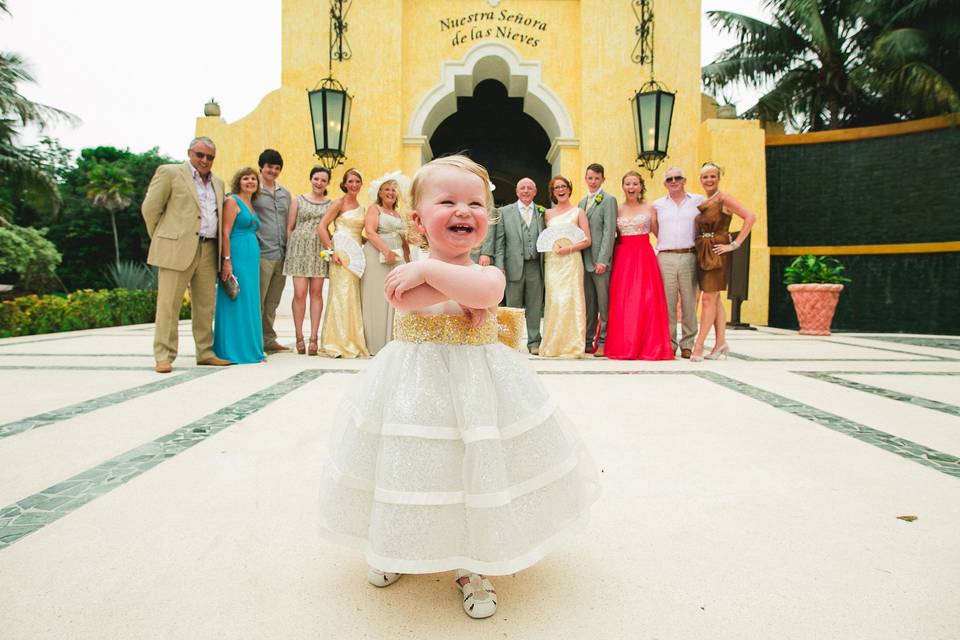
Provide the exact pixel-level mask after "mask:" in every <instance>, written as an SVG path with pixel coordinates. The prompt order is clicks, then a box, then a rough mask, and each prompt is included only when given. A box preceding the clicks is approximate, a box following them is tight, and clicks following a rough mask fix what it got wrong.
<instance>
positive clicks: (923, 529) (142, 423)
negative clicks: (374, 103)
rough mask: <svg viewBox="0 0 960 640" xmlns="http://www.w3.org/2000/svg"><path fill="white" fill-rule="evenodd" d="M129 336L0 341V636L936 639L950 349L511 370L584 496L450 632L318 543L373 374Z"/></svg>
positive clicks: (836, 345)
mask: <svg viewBox="0 0 960 640" xmlns="http://www.w3.org/2000/svg"><path fill="white" fill-rule="evenodd" d="M282 324H283V326H286V327H287V328H288V329H289V328H291V327H292V325H291V324H290V322H289V320H288V319H285V320H284V322H283V323H282ZM281 328H282V327H281ZM152 331H153V327H152V325H140V326H131V327H117V328H111V329H100V330H92V331H80V332H74V333H64V334H52V335H42V336H28V337H22V338H11V339H6V340H0V395H2V402H0V637H2V638H3V639H4V640H13V639H19V638H24V639H31V640H32V639H37V638H68V639H78V638H97V639H103V638H133V639H141V638H151V639H152V638H157V639H170V638H203V639H206V638H230V639H239V638H264V639H271V640H275V639H276V640H278V639H285V638H451V639H453V638H521V639H530V638H590V639H591V640H599V639H601V638H602V639H606V638H611V639H612V638H618V639H619V638H645V639H654V638H657V639H661V640H667V639H688V638H705V639H710V640H717V639H721V638H731V639H733V638H736V639H750V638H763V639H783V638H811V639H860V638H862V639H870V640H877V639H882V638H890V639H894V638H895V639H897V640H904V639H908V638H916V639H923V640H934V639H943V640H948V639H949V640H955V639H956V638H957V637H960V624H958V623H960V459H958V457H957V456H960V384H958V383H960V377H958V376H960V338H957V337H935V336H908V335H864V334H835V335H834V336H831V337H826V338H815V337H804V336H799V335H796V334H795V333H792V332H787V331H780V330H773V329H760V330H758V331H737V332H732V333H731V334H730V337H729V342H730V345H731V348H732V350H733V352H734V357H732V358H731V359H729V360H726V361H720V362H705V363H699V364H694V363H690V362H688V361H682V360H677V361H675V362H661V363H642V362H614V361H608V360H598V359H589V360H583V361H571V360H563V361H550V360H544V359H531V360H530V363H531V364H532V365H533V366H534V367H535V368H536V369H537V370H538V371H540V373H541V374H542V379H543V381H544V382H545V383H546V385H547V387H548V389H549V390H550V391H551V392H552V393H553V394H554V395H555V396H556V398H557V400H558V401H559V403H560V405H561V406H562V408H563V409H564V410H565V411H566V412H567V414H568V415H569V416H571V417H572V418H573V419H574V421H575V422H576V423H577V424H578V425H579V427H580V430H581V433H582V435H583V437H584V439H585V440H586V442H587V445H588V446H589V448H590V449H591V451H592V454H593V457H594V458H595V460H596V463H597V465H598V467H599V468H600V470H601V471H602V475H601V478H602V483H603V488H604V494H603V496H602V497H601V499H600V501H599V502H598V503H597V505H596V506H595V508H594V509H593V512H592V519H591V523H590V526H589V528H588V529H587V530H586V531H585V532H584V533H582V534H579V535H578V536H577V537H576V538H574V540H573V541H572V542H571V543H570V544H569V545H568V546H566V547H564V548H563V549H562V550H560V551H559V552H557V553H554V554H553V555H550V556H549V557H548V558H547V559H545V560H544V561H542V562H540V563H539V564H537V565H536V566H534V567H533V568H531V569H528V570H526V571H523V572H521V573H518V574H516V575H512V576H503V577H499V578H497V579H496V580H494V584H495V585H496V588H497V591H498V592H499V594H500V607H499V610H498V612H497V614H496V616H495V617H493V618H491V619H489V620H486V621H473V620H470V619H469V618H467V617H466V616H465V615H464V614H463V612H462V610H461V607H460V604H459V597H460V596H459V592H458V590H457V589H456V587H455V585H454V583H453V579H452V575H451V574H436V575H423V576H405V577H404V578H402V579H401V580H400V582H398V583H397V584H396V585H394V586H391V587H389V588H387V589H382V590H380V589H376V588H374V587H372V586H369V585H368V584H367V583H366V580H365V571H366V566H365V563H364V561H363V559H362V558H361V557H360V556H359V555H358V554H357V553H356V552H354V551H352V550H349V549H345V548H341V547H338V546H335V545H333V544H331V543H328V542H326V541H323V540H321V539H320V538H319V536H318V534H317V531H316V524H317V505H316V497H317V485H318V469H319V467H320V464H321V460H322V457H323V453H324V446H325V444H326V437H327V434H328V431H329V429H330V427H331V424H330V421H331V417H332V415H333V410H334V407H335V405H336V404H337V401H338V400H339V399H340V397H341V396H342V395H343V393H344V391H345V390H346V389H347V388H349V387H350V385H352V384H355V383H356V380H357V376H356V373H357V372H358V371H360V370H362V369H364V368H365V367H366V366H368V364H369V361H364V360H359V361H356V360H355V361H341V360H332V359H327V358H318V357H312V358H311V357H306V356H297V355H295V354H292V353H291V354H280V355H276V356H271V357H270V359H269V361H268V362H267V363H265V364H258V365H247V366H234V367H229V368H223V369H217V368H208V367H201V368H197V367H195V366H194V362H193V357H192V356H193V342H192V339H191V338H190V333H189V332H190V329H189V324H188V323H183V324H182V325H181V347H182V351H183V353H182V355H181V357H180V359H178V360H177V361H176V363H175V369H174V372H173V373H172V374H169V375H159V374H156V373H154V372H153V362H152V357H151V340H152ZM281 337H282V341H284V342H286V343H287V344H291V343H292V342H293V336H292V330H287V331H282V332H281Z"/></svg>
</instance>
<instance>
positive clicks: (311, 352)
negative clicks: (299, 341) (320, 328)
mask: <svg viewBox="0 0 960 640" xmlns="http://www.w3.org/2000/svg"><path fill="white" fill-rule="evenodd" d="M317 351H319V349H318V347H317V336H310V346H308V347H307V355H308V356H315V355H317Z"/></svg>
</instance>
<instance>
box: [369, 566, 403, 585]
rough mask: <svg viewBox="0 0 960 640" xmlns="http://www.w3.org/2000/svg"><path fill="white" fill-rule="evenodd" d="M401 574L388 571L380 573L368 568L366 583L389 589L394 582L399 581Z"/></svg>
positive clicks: (377, 570)
mask: <svg viewBox="0 0 960 640" xmlns="http://www.w3.org/2000/svg"><path fill="white" fill-rule="evenodd" d="M402 575H403V574H402V573H392V572H390V571H380V570H379V569H374V568H373V567H370V570H369V571H367V582H369V583H370V584H372V585H373V586H375V587H389V586H390V585H392V584H393V583H394V582H396V581H397V580H399V579H400V576H402Z"/></svg>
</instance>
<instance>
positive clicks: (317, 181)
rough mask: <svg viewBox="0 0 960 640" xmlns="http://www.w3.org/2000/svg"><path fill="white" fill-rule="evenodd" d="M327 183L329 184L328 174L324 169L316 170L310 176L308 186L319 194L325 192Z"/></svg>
mask: <svg viewBox="0 0 960 640" xmlns="http://www.w3.org/2000/svg"><path fill="white" fill-rule="evenodd" d="M328 184H330V174H329V173H327V172H326V171H317V172H316V173H314V174H313V175H312V176H311V177H310V187H311V188H312V189H313V192H314V193H315V194H317V195H319V196H322V195H323V194H325V193H326V191H327V185H328Z"/></svg>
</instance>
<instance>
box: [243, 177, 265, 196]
mask: <svg viewBox="0 0 960 640" xmlns="http://www.w3.org/2000/svg"><path fill="white" fill-rule="evenodd" d="M259 190H260V180H258V179H257V176H256V174H254V173H248V174H247V175H245V176H243V177H242V178H240V193H245V194H247V195H248V196H252V195H253V194H255V193H256V192H257V191H259Z"/></svg>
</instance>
